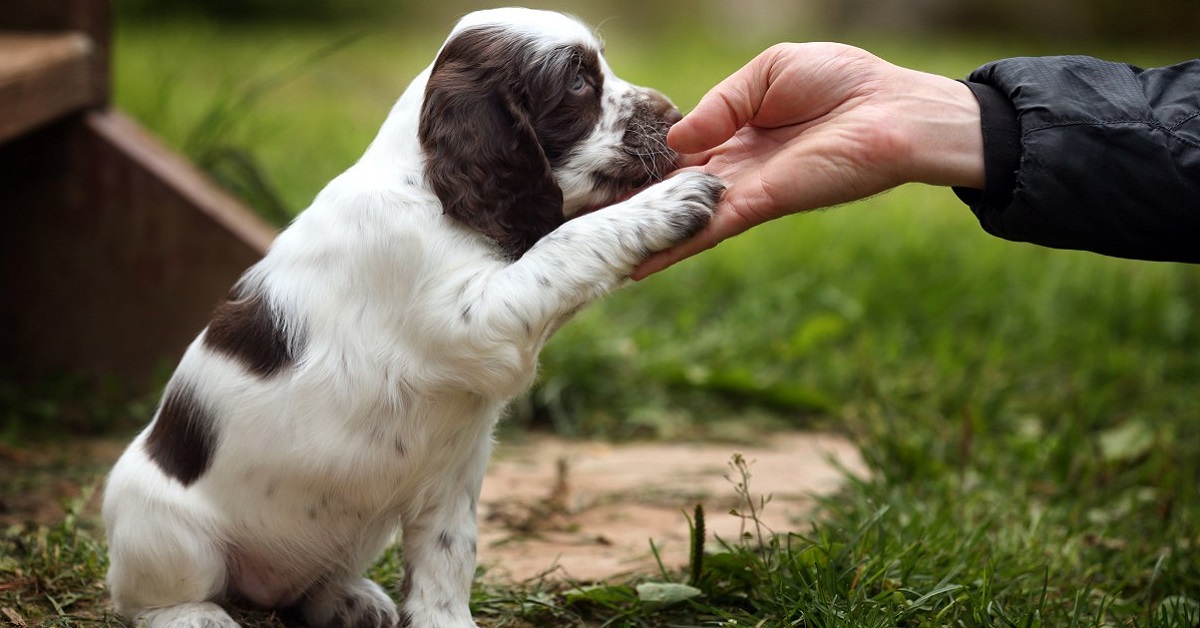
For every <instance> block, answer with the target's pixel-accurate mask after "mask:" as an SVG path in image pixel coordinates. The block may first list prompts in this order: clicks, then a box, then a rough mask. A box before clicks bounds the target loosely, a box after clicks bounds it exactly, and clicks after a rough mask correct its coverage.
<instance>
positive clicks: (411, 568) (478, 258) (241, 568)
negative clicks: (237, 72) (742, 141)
mask: <svg viewBox="0 0 1200 628" xmlns="http://www.w3.org/2000/svg"><path fill="white" fill-rule="evenodd" d="M678 117H679V113H678V111H677V110H676V109H675V108H674V107H673V106H672V105H671V104H670V102H669V101H667V100H666V99H665V98H664V97H663V96H662V95H660V94H658V93H657V92H654V91H652V90H649V89H645V88H641V87H636V86H633V85H630V84H629V83H626V82H624V81H622V80H621V79H619V78H617V77H616V76H615V75H614V74H613V73H612V71H611V70H610V69H609V67H608V65H607V64H606V62H605V60H604V57H603V56H602V54H601V47H600V45H599V43H598V42H597V40H596V38H595V37H594V36H593V34H592V33H591V31H590V30H589V29H587V28H586V27H584V26H583V25H581V24H580V23H579V22H577V21H575V20H573V19H569V18H567V17H564V16H562V15H559V14H556V13H548V12H541V11H530V10H525V9H499V10H493V11H485V12H479V13H474V14H471V15H469V16H467V17H466V18H464V19H463V20H462V21H461V22H460V23H459V24H458V25H457V26H456V27H455V29H454V31H453V32H452V33H451V35H450V37H449V39H448V40H447V41H446V43H445V45H444V46H443V48H442V49H441V51H440V53H439V54H438V56H437V58H436V60H435V61H434V63H433V64H432V65H431V66H430V67H429V68H428V69H427V70H426V71H425V72H423V73H422V74H421V75H420V76H418V77H417V78H416V79H415V80H414V81H413V82H412V84H411V85H410V86H409V88H408V89H407V91H405V93H404V95H403V96H402V97H401V98H400V100H399V101H398V102H397V103H396V105H395V107H394V108H393V109H392V111H391V113H390V114H389V116H388V118H387V120H386V122H385V123H384V125H383V128H382V130H381V131H380V133H379V136H378V137H377V138H376V139H375V141H374V142H373V143H372V144H371V146H370V147H369V148H368V149H367V151H366V154H364V155H363V157H362V159H361V160H360V161H359V162H358V163H356V164H355V165H354V166H353V167H351V168H350V169H349V170H347V171H346V172H345V173H343V174H342V175H341V176H339V177H337V178H336V179H334V180H333V181H332V182H331V183H330V184H329V185H328V186H327V187H326V188H325V189H324V190H323V191H322V192H321V193H320V194H319V195H318V196H317V198H316V200H315V201H314V203H313V204H312V206H311V207H309V208H308V209H307V210H306V211H305V212H303V213H302V214H301V215H300V216H299V217H298V218H297V219H296V220H295V222H294V223H293V224H292V225H291V226H290V227H289V228H288V229H287V230H285V231H284V232H283V233H282V234H280V236H279V237H278V239H277V240H276V242H275V243H274V245H273V246H272V247H271V250H270V252H269V253H268V254H267V255H266V257H265V258H264V259H263V260H262V261H261V262H259V263H258V264H256V265H255V266H254V267H252V268H251V269H250V270H248V271H247V272H246V274H245V275H244V276H243V277H242V278H241V279H240V280H239V281H238V282H237V284H236V285H235V286H234V287H233V289H232V291H231V293H230V297H229V300H228V302H226V303H224V304H222V305H221V306H220V307H219V308H218V309H217V311H216V313H215V315H214V317H213V319H212V322H211V323H210V324H209V326H208V327H207V328H206V329H205V330H204V331H203V332H201V334H200V335H199V337H198V338H196V340H195V342H193V343H192V345H191V346H190V347H189V348H188V350H187V352H186V353H185V355H184V356H183V359H182V361H181V362H180V364H179V367H178V369H177V370H176V372H175V374H174V376H173V377H172V378H171V380H170V382H169V384H168V385H167V388H166V391H165V395H164V398H163V401H162V404H161V406H160V407H159V409H158V412H157V414H156V415H155V418H154V421H153V422H152V423H151V424H150V425H149V426H148V427H147V428H146V430H145V431H144V432H143V433H142V434H141V435H139V436H138V437H137V439H136V440H135V441H134V442H133V443H132V444H131V445H130V446H129V448H128V449H127V450H126V452H125V454H124V455H123V456H122V457H121V459H120V461H119V462H118V463H117V465H116V467H115V468H114V469H113V471H112V474H111V476H110V478H109V481H108V486H107V489H106V492H105V498H104V518H105V522H106V525H107V532H108V539H109V552H110V558H111V567H110V570H109V574H108V583H109V587H110V591H111V593H112V598H113V601H114V603H115V605H116V607H117V609H118V610H119V611H120V612H121V613H122V614H124V615H127V616H130V617H133V618H135V619H136V621H137V622H138V623H139V625H145V626H150V627H151V628H164V627H167V626H171V627H181V628H201V627H228V626H236V625H237V624H236V623H234V621H233V620H232V619H231V618H230V616H229V615H228V614H227V613H226V612H225V610H223V609H222V608H221V606H220V605H219V604H220V603H222V602H225V601H238V600H242V601H248V602H250V603H252V604H254V605H257V606H261V607H268V608H285V609H291V610H293V611H295V612H296V613H298V614H300V615H302V616H303V617H304V619H305V621H306V622H307V623H308V624H309V625H311V626H319V627H325V626H330V627H332V626H393V625H399V626H414V627H456V628H457V627H468V626H474V625H475V624H474V623H473V621H472V619H471V615H470V611H469V608H468V598H469V594H470V588H471V580H472V576H473V574H474V571H475V554H476V542H475V539H476V524H475V519H476V515H475V510H476V502H477V500H478V496H479V489H480V483H481V482H482V480H483V474H484V469H485V467H486V466H487V462H488V456H489V453H490V449H491V434H492V429H493V426H494V425H495V423H496V421H497V420H498V419H499V418H500V416H501V413H502V411H503V409H504V407H505V404H506V403H507V402H508V400H509V399H511V398H512V397H513V396H514V395H517V394H519V393H520V392H522V391H523V390H525V389H526V388H527V387H528V386H529V384H530V382H531V381H532V379H533V377H534V374H535V371H536V362H537V355H538V352H539V351H540V350H541V348H542V346H543V344H544V343H545V342H546V340H547V339H548V338H549V337H550V335H551V334H552V333H553V332H554V331H555V329H557V328H558V326H559V325H561V324H562V323H563V322H564V321H565V320H566V319H567V318H569V317H570V316H571V314H572V313H574V312H576V311H578V310H579V309H580V308H581V307H583V306H585V305H587V304H588V303H589V302H590V301H592V300H593V299H595V298H596V297H598V296H600V295H602V294H604V293H606V292H608V291H610V290H612V289H613V288H615V287H616V286H618V285H619V284H621V283H622V282H623V281H624V280H625V278H626V277H627V276H628V275H629V273H630V271H631V270H632V269H633V268H634V267H635V266H636V265H637V264H638V263H639V262H640V261H642V260H643V259H645V258H646V257H647V256H648V255H649V254H651V253H652V252H655V251H659V250H662V249H665V248H667V247H670V246H672V245H674V244H676V243H679V242H681V241H682V240H684V239H686V238H687V237H688V236H689V235H691V234H692V233H694V232H695V231H696V230H697V229H698V228H699V227H701V226H702V225H704V224H705V223H706V221H707V220H708V219H709V217H710V215H711V212H712V208H713V206H714V204H715V203H716V201H717V199H718V197H719V196H720V193H721V189H722V187H721V184H720V183H719V182H718V181H717V180H716V179H714V178H712V177H710V176H708V175H704V174H701V173H696V172H686V173H682V174H680V175H678V176H675V177H672V178H670V179H667V180H665V181H662V180H661V179H662V177H663V175H664V174H665V173H667V172H668V171H670V170H671V169H672V168H673V162H674V155H672V154H671V153H670V151H669V150H668V149H667V148H666V145H665V142H664V138H665V133H666V130H667V128H668V127H669V126H670V124H672V123H673V122H674V121H676V120H678ZM649 184H652V185H649ZM647 185H649V187H646V186H647ZM643 187H645V189H644V190H643V191H641V192H639V193H637V194H634V195H633V196H631V197H629V198H628V199H627V200H623V201H620V202H617V201H619V200H620V199H622V198H625V197H627V196H629V195H630V193H631V192H634V191H635V190H638V189H641V188H643ZM614 202H615V204H612V205H611V206H608V207H605V208H603V209H600V210H598V211H594V212H586V211H585V210H590V209H594V208H597V207H600V206H604V205H607V204H610V203H614ZM397 531H401V532H402V539H403V543H404V559H405V570H406V577H405V583H404V586H403V588H402V589H403V590H402V591H401V594H402V597H403V610H397V607H396V604H395V603H394V602H393V601H392V600H391V599H390V597H389V596H388V595H387V594H386V593H385V592H384V591H383V590H382V589H381V588H380V587H379V585H377V584H375V583H374V582H371V581H369V580H366V579H364V578H363V577H362V574H363V572H364V570H365V569H366V568H367V567H368V566H369V565H370V564H371V563H372V561H373V560H375V559H376V558H377V557H378V556H379V555H380V553H381V552H382V551H383V549H384V548H385V546H387V545H388V544H389V543H390V542H392V540H393V538H394V536H395V534H396V532H397Z"/></svg>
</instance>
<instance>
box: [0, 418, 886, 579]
mask: <svg viewBox="0 0 1200 628" xmlns="http://www.w3.org/2000/svg"><path fill="white" fill-rule="evenodd" d="M123 445H124V443H123V442H120V441H113V440H110V439H104V440H88V441H83V442H74V443H70V444H67V445H60V446H57V447H42V448H37V449H14V448H3V447H0V526H4V525H9V524H15V523H25V522H29V521H34V522H39V523H53V522H54V521H56V520H58V519H60V518H61V517H62V516H63V512H64V506H65V505H67V504H70V503H72V502H73V501H74V502H78V501H79V500H80V499H81V498H82V496H85V495H87V494H88V492H89V490H92V491H94V492H95V494H92V495H91V498H90V499H88V500H87V503H86V504H85V507H84V508H83V512H84V513H85V514H88V515H95V514H96V513H97V512H98V501H99V500H98V493H99V488H100V486H101V482H102V478H103V474H104V473H105V472H106V471H107V469H108V467H109V465H111V464H112V462H113V461H114V460H115V459H116V457H117V456H118V455H119V454H120V452H121V449H122V447H123ZM734 452H740V453H742V455H743V457H744V458H745V460H746V461H747V462H748V463H749V470H750V473H751V478H750V481H749V484H748V486H749V492H750V494H751V495H752V496H753V498H754V499H755V500H756V501H757V500H758V499H760V498H761V497H763V496H766V495H769V496H770V497H771V500H770V502H769V503H768V504H767V506H766V508H765V510H764V512H763V513H762V517H761V519H762V521H763V522H764V523H766V525H768V526H770V527H771V528H773V529H775V530H778V531H786V530H806V529H807V525H806V521H807V518H808V517H809V515H810V513H811V508H812V504H813V501H812V496H813V495H820V494H826V493H829V492H832V491H834V490H836V489H837V487H838V486H839V485H840V483H841V481H842V479H843V478H844V475H843V471H841V470H839V467H840V469H844V470H846V471H849V472H851V473H856V474H862V473H865V470H864V465H863V463H862V460H861V458H860V457H859V455H858V452H857V451H856V450H855V449H854V447H853V446H852V445H851V444H850V443H848V442H847V441H845V440H844V439H841V438H839V437H835V436H830V435H822V434H809V433H790V434H779V435H775V436H771V437H769V438H767V439H765V440H764V442H762V443H760V444H757V445H755V446H753V447H749V446H735V445H719V444H693V443H631V444H621V445H614V444H607V443H597V442H578V441H563V440H560V439H555V438H551V437H545V436H538V437H530V438H529V439H527V440H525V441H524V442H523V443H520V444H510V443H501V444H500V445H498V446H497V447H496V451H495V456H494V458H493V461H492V464H491V468H490V471H489V473H488V477H487V479H486V480H485V482H484V488H483V495H482V497H481V500H480V513H479V514H480V539H479V559H480V563H481V564H482V565H483V566H485V567H486V568H487V570H486V574H485V576H484V577H485V578H486V579H489V580H493V581H510V580H515V581H523V580H529V579H535V578H539V577H543V576H545V577H547V578H549V579H552V580H571V581H580V582H587V581H592V580H599V579H604V578H608V577H611V576H615V575H622V574H628V573H655V572H657V564H656V561H655V559H654V556H653V554H652V551H651V543H650V541H651V540H653V542H654V545H655V547H657V549H658V552H659V556H660V557H661V558H662V560H663V563H664V564H665V565H666V566H667V567H668V568H675V567H681V566H684V565H686V563H687V549H688V519H687V518H688V517H690V516H691V513H692V509H693V507H694V506H695V504H696V503H702V504H703V505H704V509H705V513H706V515H707V517H706V520H707V527H708V530H709V532H710V539H711V538H712V537H711V535H713V534H715V535H717V536H719V537H721V538H723V539H726V540H730V541H733V540H735V539H737V537H738V535H739V534H740V533H741V531H742V527H743V525H744V522H743V520H742V519H740V518H738V517H736V516H734V515H731V514H729V511H730V509H732V508H741V509H743V510H744V501H743V500H742V499H741V498H739V496H738V492H737V490H736V488H735V483H736V482H740V481H741V477H740V474H738V473H737V472H736V471H735V470H734V469H733V467H731V465H730V460H731V457H732V455H733V453H734Z"/></svg>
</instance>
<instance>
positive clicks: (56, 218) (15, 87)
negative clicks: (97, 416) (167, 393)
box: [0, 0, 274, 392]
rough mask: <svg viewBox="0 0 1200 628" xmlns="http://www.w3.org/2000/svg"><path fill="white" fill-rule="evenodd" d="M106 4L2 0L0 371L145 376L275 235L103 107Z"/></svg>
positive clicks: (174, 351) (172, 353) (132, 382)
mask: <svg viewBox="0 0 1200 628" xmlns="http://www.w3.org/2000/svg"><path fill="white" fill-rule="evenodd" d="M110 19H111V8H110V5H109V2H108V0H4V2H3V3H0V225H2V226H0V377H3V378H5V379H10V380H14V379H15V380H17V381H22V380H28V379H30V378H38V377H44V376H46V375H50V374H54V373H69V374H82V375H86V376H89V377H93V378H97V379H110V378H115V379H117V381H120V382H122V383H124V384H127V386H128V390H129V391H130V392H140V391H144V390H145V389H146V387H147V386H149V385H152V384H153V383H154V382H153V381H152V375H153V374H154V373H155V371H156V370H159V369H162V368H164V367H169V366H170V365H171V364H172V363H173V362H174V361H175V360H176V359H178V357H179V355H180V353H181V352H182V350H183V348H184V347H186V345H187V343H188V342H190V341H191V339H192V338H193V337H194V336H195V335H196V333H197V332H198V331H199V330H200V329H201V328H202V327H203V326H204V324H205V322H206V321H207V319H208V316H209V314H210V313H211V311H212V309H213V307H214V306H215V305H216V304H217V303H218V302H219V301H220V299H221V298H222V297H223V296H224V295H225V294H226V292H227V291H228V289H229V287H230V285H232V283H233V282H234V280H236V278H237V277H238V275H240V274H241V272H242V271H243V270H244V269H245V268H246V267H247V266H249V265H250V264H252V263H254V262H255V261H256V260H258V259H259V258H260V257H261V256H262V254H263V253H264V252H265V251H266V247H267V246H268V245H269V243H270V241H271V239H272V238H273V236H274V229H273V228H272V227H270V226H269V225H267V224H266V223H265V222H264V221H262V220H260V219H259V218H257V216H255V215H254V214H252V213H251V212H249V211H248V210H246V209H245V207H244V206H243V205H241V204H240V203H239V202H238V201H236V200H235V199H233V198H232V197H231V196H229V195H228V194H227V193H225V192H224V191H222V190H221V189H219V188H217V187H216V186H215V185H214V184H213V183H211V182H210V181H209V180H208V179H207V178H206V177H205V176H204V175H203V174H202V173H200V172H199V171H198V170H197V169H196V168H194V167H193V166H192V165H190V164H189V163H187V162H186V161H185V160H184V159H182V158H181V157H179V156H177V155H175V154H173V153H172V152H171V151H169V150H167V149H166V148H164V147H163V146H162V145H161V144H160V143H159V142H157V141H156V140H155V139H153V138H152V137H150V136H149V135H148V134H147V133H145V132H144V131H142V130H141V129H139V128H138V126H137V125H136V124H135V123H134V122H133V121H132V120H130V119H129V118H127V117H126V116H124V115H122V114H121V113H119V112H116V111H113V110H112V109H111V108H110V107H109V41H110V39H109V38H110Z"/></svg>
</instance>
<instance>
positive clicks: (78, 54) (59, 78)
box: [0, 32, 95, 142]
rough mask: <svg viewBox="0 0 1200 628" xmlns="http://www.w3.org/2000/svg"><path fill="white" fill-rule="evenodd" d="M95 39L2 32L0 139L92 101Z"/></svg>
mask: <svg viewBox="0 0 1200 628" xmlns="http://www.w3.org/2000/svg"><path fill="white" fill-rule="evenodd" d="M94 54H95V48H94V47H93V45H92V41H91V39H89V38H88V37H87V36H86V35H84V34H82V33H74V32H72V33H59V34H17V33H11V32H8V33H6V32H0V142H4V141H6V140H9V139H12V138H14V137H16V136H17V135H20V134H21V133H25V132H27V131H30V130H32V129H35V128H37V127H39V126H41V125H43V124H45V123H47V122H49V121H51V120H54V119H56V118H59V117H61V116H64V115H66V114H68V113H71V112H73V111H77V110H79V109H83V108H84V107H87V106H89V105H91V104H92V103H93V100H94V94H93V92H92V87H91V76H90V74H89V73H90V72H91V68H92V55H94Z"/></svg>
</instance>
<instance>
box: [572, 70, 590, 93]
mask: <svg viewBox="0 0 1200 628" xmlns="http://www.w3.org/2000/svg"><path fill="white" fill-rule="evenodd" d="M591 88H592V84H591V83H589V82H588V80H587V79H586V78H584V76H583V75H582V74H576V75H575V80H574V81H571V93H572V94H575V95H576V96H578V95H581V94H586V93H587V92H588V90H590V89H591Z"/></svg>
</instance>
